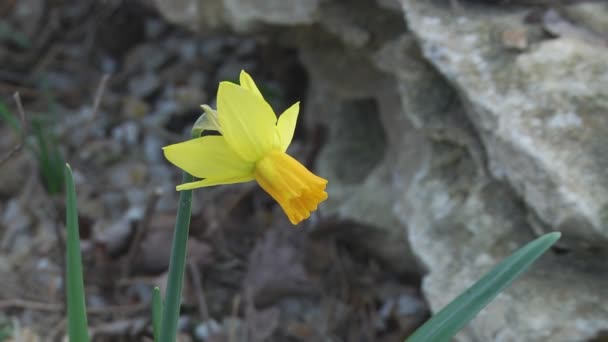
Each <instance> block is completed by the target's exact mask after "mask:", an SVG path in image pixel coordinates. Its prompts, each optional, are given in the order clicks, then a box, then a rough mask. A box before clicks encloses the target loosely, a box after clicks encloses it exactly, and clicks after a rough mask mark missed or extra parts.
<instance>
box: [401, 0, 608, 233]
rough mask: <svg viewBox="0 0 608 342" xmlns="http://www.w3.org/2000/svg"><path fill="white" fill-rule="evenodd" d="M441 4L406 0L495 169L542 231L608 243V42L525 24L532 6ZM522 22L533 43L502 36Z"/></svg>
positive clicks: (419, 34) (521, 27)
mask: <svg viewBox="0 0 608 342" xmlns="http://www.w3.org/2000/svg"><path fill="white" fill-rule="evenodd" d="M438 3H439V2H431V1H414V0H412V1H404V6H405V13H406V16H407V20H408V23H409V25H410V28H411V29H412V30H413V31H414V33H415V34H416V36H417V37H418V38H419V40H420V45H421V46H422V50H423V52H424V55H425V57H427V58H428V59H429V60H430V61H431V62H432V63H433V64H434V65H435V66H436V67H437V68H438V69H439V70H440V71H441V73H442V74H443V75H444V76H445V77H446V78H447V79H448V81H449V82H450V83H451V84H452V85H453V86H454V87H455V88H456V89H457V91H458V92H459V93H460V95H461V97H462V99H463V101H464V105H465V106H466V107H467V114H468V115H469V117H470V119H471V122H472V123H473V125H475V128H476V130H477V131H478V132H479V135H480V137H481V139H482V140H483V142H484V146H485V149H486V152H487V155H488V157H489V159H488V162H489V165H488V168H489V170H490V171H491V172H492V174H493V175H494V176H495V177H496V178H498V179H504V180H507V181H508V182H509V183H510V184H511V185H512V186H513V187H514V188H515V190H516V192H517V193H518V194H519V195H520V196H521V197H522V198H523V199H524V201H525V203H526V204H527V205H528V206H529V207H530V208H531V210H533V211H534V213H535V214H536V215H538V218H539V222H540V223H541V225H542V227H543V228H542V229H546V230H550V229H557V230H560V231H562V232H564V233H565V234H567V235H568V236H576V237H578V238H580V239H581V241H582V242H585V243H590V242H592V241H597V242H598V243H601V241H606V240H607V239H608V215H607V214H606V213H607V212H608V154H607V153H605V152H606V148H605V146H606V143H608V140H607V139H606V137H608V135H607V134H606V133H608V116H606V115H604V113H606V111H607V110H608V103H607V102H606V101H604V99H605V98H606V96H608V88H607V87H606V85H607V84H608V49H606V48H605V47H603V46H597V45H591V44H589V43H587V42H584V41H581V40H575V39H571V38H557V39H546V40H541V39H539V38H538V37H537V38H535V37H536V36H535V35H534V33H535V32H536V30H537V28H535V27H534V26H526V25H525V24H523V23H524V21H525V18H526V16H527V15H528V13H529V10H526V9H511V10H504V9H502V8H499V7H490V6H475V7H473V6H471V8H465V9H463V10H462V11H461V13H462V14H461V15H457V13H455V12H454V10H453V9H452V8H450V7H449V6H447V5H437V4H438ZM606 15H607V16H608V13H607V14H606ZM514 30H517V31H520V32H522V33H523V34H525V35H528V39H530V42H528V45H529V46H528V47H527V48H526V49H525V50H524V51H512V50H510V49H509V47H508V46H505V44H504V41H503V40H501V37H502V38H504V37H505V32H512V31H514ZM541 38H542V37H541ZM547 38H548V37H547ZM535 39H536V40H535Z"/></svg>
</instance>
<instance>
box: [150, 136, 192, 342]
mask: <svg viewBox="0 0 608 342" xmlns="http://www.w3.org/2000/svg"><path fill="white" fill-rule="evenodd" d="M199 134H200V132H195V131H194V130H193V132H192V138H196V137H198V136H199ZM193 180H194V178H193V177H192V176H191V175H189V174H188V173H187V172H184V173H183V175H182V184H183V183H189V182H192V181H193ZM191 207H192V190H183V191H181V192H180V193H179V207H178V209H177V220H176V222H175V231H174V233H173V246H172V247H171V260H170V262H169V274H168V278H167V293H166V294H165V304H164V306H163V310H162V319H161V328H160V340H159V341H160V342H175V338H176V336H177V322H178V319H179V309H180V305H181V298H182V287H183V283H184V271H185V269H186V252H187V243H188V230H189V228H190V212H191Z"/></svg>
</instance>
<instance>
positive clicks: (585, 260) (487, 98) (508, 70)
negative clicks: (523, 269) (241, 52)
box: [385, 0, 608, 341]
mask: <svg viewBox="0 0 608 342" xmlns="http://www.w3.org/2000/svg"><path fill="white" fill-rule="evenodd" d="M439 3H440V2H438V1H436V2H431V1H422V0H421V1H414V0H409V1H408V0H406V1H404V8H405V13H406V17H407V20H408V24H409V26H410V28H411V29H412V30H413V32H414V34H415V35H416V37H417V39H418V41H419V45H420V46H421V47H422V53H423V55H424V57H425V58H426V59H427V60H429V61H430V62H431V63H432V65H433V66H434V67H436V68H437V70H438V71H439V72H440V74H437V73H436V72H435V74H434V76H433V70H432V69H431V68H429V66H428V65H427V66H425V64H424V61H418V62H416V61H415V60H414V58H413V56H414V55H415V52H413V51H414V50H413V49H412V47H411V45H410V44H408V43H407V42H403V41H402V42H396V43H395V45H394V46H393V47H391V48H392V49H393V51H394V52H393V53H391V54H388V55H389V56H393V57H396V58H399V60H400V61H401V62H394V63H393V65H395V67H394V69H393V70H395V75H396V76H397V78H398V79H400V84H401V87H400V88H401V90H402V96H401V98H402V100H403V103H404V110H405V112H406V114H407V115H408V117H409V118H410V119H411V120H412V122H413V123H414V124H415V125H416V127H418V128H419V130H420V131H421V132H424V133H425V136H426V138H427V139H428V140H427V143H426V144H427V145H428V146H430V150H429V151H430V152H429V153H428V154H427V155H426V156H425V158H421V159H418V160H415V161H412V162H414V163H416V164H417V168H418V172H417V173H416V175H415V177H414V178H413V179H411V182H410V183H409V185H408V187H407V189H406V190H405V194H404V196H403V197H402V200H401V201H399V202H398V207H399V208H400V209H401V210H399V213H400V214H401V218H402V220H403V221H404V222H406V223H407V225H408V227H409V232H408V235H409V238H410V242H411V245H412V249H413V251H414V253H415V254H416V255H418V256H419V257H420V259H421V261H422V262H423V263H424V264H425V265H426V266H427V268H428V269H429V273H428V275H427V276H426V278H425V280H424V283H423V289H424V291H425V293H426V295H427V298H428V299H429V302H430V304H431V307H432V308H433V310H434V311H437V310H439V309H441V308H442V307H443V306H444V305H445V304H447V303H448V302H449V301H450V300H451V299H452V298H454V297H455V296H456V295H458V294H459V293H460V292H461V291H463V290H465V289H466V288H467V287H468V286H470V285H471V284H472V283H473V282H474V281H475V280H477V279H479V278H480V277H481V276H482V275H483V274H484V273H485V272H486V271H488V270H489V269H490V268H491V267H492V266H493V265H495V264H496V263H497V262H499V261H500V260H501V259H503V258H504V257H506V256H508V255H509V254H510V253H512V252H513V251H514V250H515V249H516V248H517V247H519V246H521V245H523V244H524V243H525V242H526V241H529V240H531V239H533V238H534V236H535V233H533V232H535V231H536V232H537V233H538V232H539V230H541V231H542V230H543V229H547V230H548V229H551V228H555V229H558V230H562V231H564V232H565V233H566V234H565V237H564V238H563V239H562V240H563V241H562V243H563V245H564V246H566V247H567V248H568V249H569V251H570V252H569V254H566V255H558V254H553V253H550V254H549V255H547V256H545V257H544V258H543V259H542V261H541V262H540V263H538V264H536V265H535V266H534V267H533V268H532V269H531V271H530V272H529V273H527V274H526V275H525V276H524V277H523V278H522V279H520V280H519V281H518V282H517V283H516V284H515V285H514V286H513V287H511V288H510V289H509V290H507V291H506V292H505V293H503V294H501V295H500V296H499V297H498V298H497V300H496V301H495V302H494V303H492V304H491V305H490V306H489V307H488V308H486V309H485V310H484V311H483V312H482V313H481V314H480V315H479V317H478V318H477V319H475V320H474V321H473V322H472V323H471V324H470V326H469V327H468V328H467V329H465V330H464V331H463V332H462V333H461V334H460V335H459V336H458V340H459V341H492V340H497V341H548V340H550V341H586V340H589V339H591V338H593V337H595V336H597V335H598V334H599V333H600V332H601V331H603V330H606V329H608V313H607V312H606V311H605V310H604V309H603V308H605V307H606V306H608V291H607V289H608V277H606V276H605V275H606V274H607V271H608V267H607V266H606V265H605V263H602V262H598V260H602V255H604V256H605V254H606V250H605V248H604V247H602V241H605V238H606V236H607V232H608V231H606V228H605V222H604V221H605V215H603V214H602V212H603V210H604V209H603V208H604V206H605V203H606V196H607V195H606V194H607V193H608V192H606V190H607V189H606V188H605V186H606V179H607V177H606V176H608V174H607V173H606V169H605V168H604V167H603V165H604V164H605V161H606V160H607V159H606V154H605V153H603V152H604V148H603V145H604V143H606V138H605V136H606V135H605V132H606V130H607V129H608V121H607V119H608V117H606V116H605V115H603V114H602V113H605V112H606V111H607V109H608V108H607V107H606V106H607V105H608V104H607V103H605V102H603V100H602V98H605V97H606V95H607V92H606V85H607V84H608V74H607V73H606V71H604V70H608V69H606V66H608V65H606V62H605V61H606V60H607V59H606V57H607V56H606V51H605V50H604V48H603V47H601V46H594V45H589V44H588V43H585V42H583V41H580V40H573V39H571V38H568V39H565V38H560V39H556V40H551V41H543V40H538V41H535V39H538V38H539V37H542V35H541V34H539V29H538V28H535V27H533V26H530V27H528V26H525V25H524V24H523V22H524V17H525V16H526V15H527V13H528V12H527V11H526V9H510V10H505V9H503V8H499V7H486V6H481V5H474V6H471V7H464V8H460V10H459V11H458V12H455V11H454V9H453V8H451V7H450V6H449V5H448V4H443V5H440V4H439ZM461 4H464V2H461ZM511 30H512V32H523V33H525V36H524V37H525V43H526V44H521V45H518V46H519V49H520V50H518V51H515V50H513V45H511V46H505V44H507V43H511V42H512V41H510V40H509V38H510V36H509V35H505V34H504V32H505V31H510V32H511ZM385 54H386V52H385ZM391 68H392V67H391ZM416 70H417V72H416ZM422 70H427V72H428V76H422V75H421V73H422ZM416 75H418V76H417V77H416ZM425 102H426V104H425ZM442 108H443V110H442ZM589 245H595V246H597V247H599V249H597V248H596V249H594V250H593V252H592V251H591V250H589V249H586V248H584V247H585V246H589Z"/></svg>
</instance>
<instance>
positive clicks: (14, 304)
mask: <svg viewBox="0 0 608 342" xmlns="http://www.w3.org/2000/svg"><path fill="white" fill-rule="evenodd" d="M11 308H12V309H14V308H17V309H29V310H35V311H48V312H61V311H62V310H63V304H62V303H44V302H36V301H31V300H26V299H20V298H13V299H6V300H0V311H4V310H7V309H11ZM149 308H150V303H139V304H134V305H109V306H102V307H96V308H88V309H87V313H88V314H91V315H107V314H116V315H127V314H133V313H137V312H140V311H145V310H148V309H149Z"/></svg>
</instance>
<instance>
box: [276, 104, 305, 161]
mask: <svg viewBox="0 0 608 342" xmlns="http://www.w3.org/2000/svg"><path fill="white" fill-rule="evenodd" d="M299 112H300V102H296V103H294V104H293V105H291V107H289V108H287V109H286V110H285V111H284V112H283V114H281V116H279V121H278V122H277V130H278V131H279V136H280V138H281V139H280V140H281V151H283V152H285V151H287V148H288V147H289V144H291V140H292V139H293V133H294V132H295V130H296V121H298V113H299Z"/></svg>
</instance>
